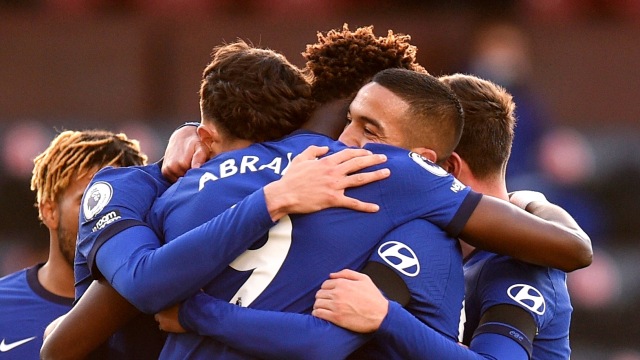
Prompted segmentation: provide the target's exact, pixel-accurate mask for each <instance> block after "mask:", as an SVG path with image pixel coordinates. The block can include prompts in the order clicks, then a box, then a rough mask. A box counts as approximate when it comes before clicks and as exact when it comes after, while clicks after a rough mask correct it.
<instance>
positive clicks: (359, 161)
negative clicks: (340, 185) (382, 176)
mask: <svg viewBox="0 0 640 360" xmlns="http://www.w3.org/2000/svg"><path fill="white" fill-rule="evenodd" d="M385 161H387V156H386V155H383V154H369V155H361V156H355V157H352V158H349V159H346V160H344V161H342V162H340V163H338V164H337V165H338V167H339V169H340V171H341V172H343V173H344V174H352V173H354V172H356V171H360V170H363V169H366V168H368V167H370V166H374V165H379V164H382V163H384V162H385Z"/></svg>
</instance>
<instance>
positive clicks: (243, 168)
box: [198, 153, 291, 191]
mask: <svg viewBox="0 0 640 360" xmlns="http://www.w3.org/2000/svg"><path fill="white" fill-rule="evenodd" d="M258 161H260V158H259V157H257V156H255V155H246V156H243V157H242V159H240V167H238V164H237V162H236V159H228V160H225V161H223V162H222V163H221V164H220V165H218V170H219V171H218V174H219V177H218V176H215V175H214V174H212V173H211V172H208V171H207V172H205V173H204V174H203V175H202V176H201V177H200V183H199V186H198V191H200V190H202V189H203V188H204V185H205V184H206V183H207V182H209V181H216V180H218V179H223V178H227V177H230V176H234V175H236V174H245V173H247V172H257V171H262V170H265V169H268V170H272V171H273V172H274V173H276V174H278V175H284V173H285V172H286V171H287V169H288V168H289V165H291V153H288V154H287V159H286V166H285V167H284V168H283V167H282V165H283V158H282V157H279V156H278V157H275V158H273V159H272V160H271V161H270V162H269V163H267V164H264V165H260V166H259V167H256V163H257V162H258Z"/></svg>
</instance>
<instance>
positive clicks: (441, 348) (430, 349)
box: [375, 301, 529, 360]
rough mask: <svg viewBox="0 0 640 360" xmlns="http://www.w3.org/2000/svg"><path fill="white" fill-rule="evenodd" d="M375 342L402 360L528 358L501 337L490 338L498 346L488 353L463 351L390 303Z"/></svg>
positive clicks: (405, 311) (396, 305)
mask: <svg viewBox="0 0 640 360" xmlns="http://www.w3.org/2000/svg"><path fill="white" fill-rule="evenodd" d="M375 339H376V341H382V342H386V343H387V344H388V346H391V347H394V348H395V349H396V351H397V352H399V353H400V354H401V356H402V358H403V359H425V360H429V359H433V360H442V359H452V360H453V359H455V360H473V359H476V360H478V359H492V360H527V359H529V358H528V355H527V353H526V352H525V351H524V350H523V349H522V347H520V346H519V345H518V344H516V343H515V342H513V341H512V340H509V339H506V338H504V337H502V336H501V338H498V339H494V340H496V341H497V344H499V345H501V346H502V347H501V348H498V349H497V350H494V351H493V352H492V353H488V352H485V351H484V350H483V349H479V350H478V351H477V352H476V351H472V350H471V349H467V348H466V347H464V346H463V345H460V344H459V343H457V342H455V341H453V340H451V339H449V338H447V337H445V336H443V335H442V334H440V333H438V332H437V331H435V330H434V329H432V328H430V327H429V326H427V325H425V324H424V323H422V322H421V321H420V320H418V319H417V318H416V317H414V316H413V315H411V314H410V313H409V312H408V311H407V310H406V309H404V308H402V307H401V306H400V305H399V304H398V303H396V302H393V301H391V302H389V312H388V314H387V316H386V317H385V319H384V320H383V322H382V324H381V325H380V329H378V331H377V332H376V333H375ZM505 339H506V340H505ZM514 345H515V346H514Z"/></svg>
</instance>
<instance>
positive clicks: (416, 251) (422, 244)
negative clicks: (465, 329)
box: [369, 219, 464, 340]
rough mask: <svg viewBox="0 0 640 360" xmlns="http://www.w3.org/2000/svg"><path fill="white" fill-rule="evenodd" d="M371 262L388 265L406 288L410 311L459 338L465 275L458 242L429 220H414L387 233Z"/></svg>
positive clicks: (443, 332)
mask: <svg viewBox="0 0 640 360" xmlns="http://www.w3.org/2000/svg"><path fill="white" fill-rule="evenodd" d="M369 261H374V262H378V263H380V264H383V265H385V266H386V267H388V268H389V269H390V270H391V271H393V272H394V273H395V275H396V276H397V278H398V280H397V281H401V282H403V283H404V284H405V285H406V287H407V289H408V290H409V293H410V301H409V302H408V304H407V305H406V306H405V308H407V310H409V311H410V312H411V313H412V314H413V315H414V316H416V317H418V318H419V319H420V320H421V321H422V322H424V323H426V324H428V325H430V326H431V327H432V328H434V329H436V330H437V331H439V332H440V333H442V334H445V335H446V336H448V337H449V338H451V339H452V340H455V339H457V338H458V329H459V323H460V316H461V311H462V302H463V300H464V275H463V271H462V254H461V251H460V247H459V244H458V241H457V240H456V239H454V238H451V237H449V236H448V235H447V234H446V233H445V232H444V231H443V230H441V229H440V228H438V227H437V226H435V225H433V224H431V223H430V222H428V221H426V220H422V219H416V220H412V221H410V222H408V223H406V224H403V225H401V226H399V227H397V228H395V229H393V230H392V231H390V232H389V233H387V234H386V235H385V237H384V238H383V239H382V240H381V241H380V242H379V243H378V245H377V248H376V250H375V251H374V252H373V254H372V255H371V257H370V258H369ZM372 280H373V281H374V283H376V285H378V281H377V279H376V278H373V277H372ZM378 286H379V285H378ZM382 290H383V292H384V291H385V289H382ZM387 296H388V294H387Z"/></svg>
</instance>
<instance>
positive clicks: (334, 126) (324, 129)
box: [302, 99, 351, 139]
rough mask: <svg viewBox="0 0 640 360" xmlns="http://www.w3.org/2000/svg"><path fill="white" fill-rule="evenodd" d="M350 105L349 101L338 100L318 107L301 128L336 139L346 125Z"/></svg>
mask: <svg viewBox="0 0 640 360" xmlns="http://www.w3.org/2000/svg"><path fill="white" fill-rule="evenodd" d="M350 103H351V101H350V99H338V100H333V101H330V102H328V103H325V104H322V105H320V106H318V107H317V108H316V110H315V111H314V112H313V113H312V114H311V116H310V117H309V120H307V122H306V123H305V124H304V125H303V126H302V128H304V129H307V130H311V131H314V132H317V133H319V134H323V135H327V136H329V137H330V138H332V139H337V138H338V137H340V134H341V133H342V130H344V127H345V125H346V124H347V110H348V108H349V104H350Z"/></svg>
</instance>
